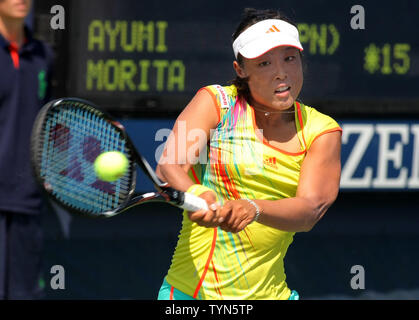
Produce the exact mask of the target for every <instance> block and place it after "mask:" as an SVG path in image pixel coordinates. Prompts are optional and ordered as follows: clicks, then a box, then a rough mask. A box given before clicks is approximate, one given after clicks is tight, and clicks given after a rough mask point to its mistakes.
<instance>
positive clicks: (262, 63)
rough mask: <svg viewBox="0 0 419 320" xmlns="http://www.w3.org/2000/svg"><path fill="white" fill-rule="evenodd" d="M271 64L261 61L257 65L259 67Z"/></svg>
mask: <svg viewBox="0 0 419 320" xmlns="http://www.w3.org/2000/svg"><path fill="white" fill-rule="evenodd" d="M270 64H271V63H270V62H269V61H262V62H260V63H259V64H258V66H259V67H266V66H269V65H270Z"/></svg>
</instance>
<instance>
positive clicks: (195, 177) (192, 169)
mask: <svg viewBox="0 0 419 320" xmlns="http://www.w3.org/2000/svg"><path fill="white" fill-rule="evenodd" d="M191 171H192V175H193V177H194V179H195V182H196V183H201V182H200V181H199V179H198V176H197V175H196V172H195V170H194V168H191Z"/></svg>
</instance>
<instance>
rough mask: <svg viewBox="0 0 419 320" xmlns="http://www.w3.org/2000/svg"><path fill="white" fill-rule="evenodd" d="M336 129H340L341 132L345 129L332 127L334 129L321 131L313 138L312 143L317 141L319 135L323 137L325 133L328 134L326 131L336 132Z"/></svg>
mask: <svg viewBox="0 0 419 320" xmlns="http://www.w3.org/2000/svg"><path fill="white" fill-rule="evenodd" d="M335 131H340V133H341V134H342V132H343V130H342V128H341V127H336V128H332V129H328V130H326V131H323V132H321V133H319V134H318V135H317V136H316V137H315V138H314V139H313V141H312V142H311V144H313V142H314V141H316V139H317V138H318V137H321V136H322V135H324V134H326V133H330V132H335Z"/></svg>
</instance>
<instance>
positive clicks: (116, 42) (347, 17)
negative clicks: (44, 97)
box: [62, 0, 419, 116]
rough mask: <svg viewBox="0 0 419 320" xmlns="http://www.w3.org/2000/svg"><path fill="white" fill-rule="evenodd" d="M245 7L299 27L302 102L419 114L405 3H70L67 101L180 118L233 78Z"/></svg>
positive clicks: (410, 8) (415, 55)
mask: <svg viewBox="0 0 419 320" xmlns="http://www.w3.org/2000/svg"><path fill="white" fill-rule="evenodd" d="M262 5H263V6H262ZM354 5H359V6H362V9H363V13H364V15H363V19H364V20H363V22H364V25H363V28H362V29H357V28H354V27H353V24H352V23H351V22H353V20H354V19H360V18H359V16H358V17H355V16H356V13H352V12H351V8H352V7H353V6H354ZM246 7H256V8H274V9H279V10H281V11H283V12H284V13H285V15H287V16H288V17H289V18H291V19H292V20H294V21H295V23H296V24H297V26H298V29H299V31H300V40H301V43H302V45H303V47H304V52H303V55H304V86H303V90H302V92H301V95H300V98H301V100H302V101H303V102H305V103H306V104H309V105H313V106H314V107H317V108H319V109H320V110H321V111H324V112H328V113H329V114H331V115H344V116H347V115H351V116H354V115H357V114H358V115H365V114H373V115H385V114H388V115H391V116H393V115H395V114H397V115H403V114H404V115H406V114H409V115H411V114H419V37H418V30H419V20H418V19H416V17H415V15H416V14H417V13H419V2H417V1H406V0H399V1H396V2H395V1H374V0H370V1H364V2H352V1H333V0H320V1H310V0H307V1H301V0H300V1H279V0H276V1H271V0H266V1H263V2H255V1H246V0H240V1H238V0H231V1H225V0H223V1H219V0H214V1H197V0H194V1H181V0H179V1H171V0H153V1H144V0H119V1H116V0H89V1H82V0H72V1H71V0H68V1H67V2H66V29H65V32H66V35H67V37H66V39H67V41H68V63H66V68H67V69H66V70H67V71H66V75H67V76H66V87H67V95H72V96H78V97H83V98H87V99H90V100H92V101H94V102H96V103H97V104H99V105H101V106H103V107H105V108H107V109H110V110H113V111H118V112H120V113H133V114H147V115H154V116H167V115H171V114H176V113H178V112H180V110H182V108H184V106H185V105H186V104H187V103H188V101H189V100H190V99H191V98H192V97H193V95H194V94H195V93H196V91H197V90H199V89H200V88H201V87H202V86H205V85H209V84H228V82H229V81H230V80H232V79H233V78H234V77H235V74H234V70H233V67H232V62H233V60H234V55H233V51H232V48H231V43H232V41H231V35H232V33H233V32H234V30H235V28H236V26H237V24H238V23H239V21H240V18H241V14H242V12H243V9H244V8H246ZM67 9H68V10H67ZM358 22H359V21H358ZM62 67H63V68H64V66H62Z"/></svg>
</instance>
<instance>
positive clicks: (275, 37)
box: [233, 19, 303, 59]
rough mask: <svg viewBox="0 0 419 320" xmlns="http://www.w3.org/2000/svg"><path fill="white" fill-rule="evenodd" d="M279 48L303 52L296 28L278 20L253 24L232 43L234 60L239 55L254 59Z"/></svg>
mask: <svg viewBox="0 0 419 320" xmlns="http://www.w3.org/2000/svg"><path fill="white" fill-rule="evenodd" d="M279 46H291V47H295V48H297V49H299V50H301V51H302V50H303V46H302V45H301V43H300V39H299V35H298V30H297V28H296V27H294V26H293V25H292V24H290V23H288V22H285V21H283V20H279V19H268V20H262V21H260V22H258V23H255V24H254V25H252V26H251V27H249V28H247V29H246V30H245V31H243V32H242V33H241V34H240V35H239V36H238V37H237V39H236V40H234V42H233V50H234V55H235V57H236V59H237V55H238V54H239V53H240V54H241V55H242V56H243V57H245V58H247V59H254V58H257V57H259V56H261V55H263V54H265V53H266V52H268V51H269V50H271V49H273V48H276V47H279Z"/></svg>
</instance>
